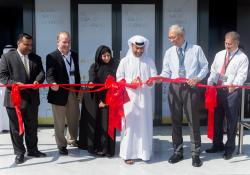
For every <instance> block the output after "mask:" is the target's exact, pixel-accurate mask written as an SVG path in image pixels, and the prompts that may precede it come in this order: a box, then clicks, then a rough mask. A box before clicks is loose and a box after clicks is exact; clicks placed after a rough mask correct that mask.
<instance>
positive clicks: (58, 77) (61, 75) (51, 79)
mask: <svg viewBox="0 0 250 175" xmlns="http://www.w3.org/2000/svg"><path fill="white" fill-rule="evenodd" d="M71 57H72V59H73V62H74V66H75V72H74V76H75V83H76V84H80V82H81V81H80V71H79V59H78V54H77V53H76V52H73V51H71ZM46 80H47V82H48V83H57V84H69V77H68V73H67V68H66V65H65V62H64V60H63V57H62V54H61V52H60V51H59V50H58V49H57V50H56V51H54V52H52V53H50V54H48V55H47V57H46ZM77 88H78V89H79V88H80V87H77ZM68 95H69V91H68V90H65V89H63V88H59V90H58V91H53V90H52V89H51V88H50V89H49V92H48V97H47V98H48V102H49V103H51V104H55V105H60V106H65V105H66V103H67V101H68Z"/></svg>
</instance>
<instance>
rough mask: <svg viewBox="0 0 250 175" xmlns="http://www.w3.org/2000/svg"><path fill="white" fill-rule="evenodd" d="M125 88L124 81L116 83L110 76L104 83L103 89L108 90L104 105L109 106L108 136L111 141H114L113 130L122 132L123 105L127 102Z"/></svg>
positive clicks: (127, 97)
mask: <svg viewBox="0 0 250 175" xmlns="http://www.w3.org/2000/svg"><path fill="white" fill-rule="evenodd" d="M125 86H126V81H125V80H124V79H122V80H121V81H119V82H116V81H115V78H114V77H112V76H108V77H107V79H106V82H105V87H106V88H107V89H108V91H107V94H106V104H107V105H109V122H108V123H109V125H108V134H109V136H110V137H111V138H112V139H114V130H115V129H118V130H119V131H121V130H122V118H123V117H124V109H123V105H124V104H125V103H127V102H128V101H129V96H128V93H127V91H126V88H125Z"/></svg>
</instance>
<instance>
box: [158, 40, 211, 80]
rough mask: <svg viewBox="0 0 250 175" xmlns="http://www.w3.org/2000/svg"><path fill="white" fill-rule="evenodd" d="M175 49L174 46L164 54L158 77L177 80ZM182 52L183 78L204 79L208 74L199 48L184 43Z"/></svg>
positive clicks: (177, 60) (177, 63)
mask: <svg viewBox="0 0 250 175" xmlns="http://www.w3.org/2000/svg"><path fill="white" fill-rule="evenodd" d="M186 43H187V46H186ZM185 47H186V48H185ZM177 49H178V48H177V47H176V46H172V47H170V48H169V49H168V50H167V51H166V52H165V55H164V58H163V67H162V72H161V74H160V76H162V77H167V78H179V58H178V54H177ZM182 50H183V54H184V67H185V78H198V79H200V80H202V79H203V78H205V77H206V75H207V73H208V62H207V59H206V56H205V55H204V53H203V51H202V49H201V47H200V46H198V45H192V44H189V43H188V42H184V43H183V45H182Z"/></svg>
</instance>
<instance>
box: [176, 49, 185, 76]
mask: <svg viewBox="0 0 250 175" xmlns="http://www.w3.org/2000/svg"><path fill="white" fill-rule="evenodd" d="M177 53H178V58H179V76H180V77H185V67H184V55H183V52H182V48H181V47H180V48H179V49H178V52H177Z"/></svg>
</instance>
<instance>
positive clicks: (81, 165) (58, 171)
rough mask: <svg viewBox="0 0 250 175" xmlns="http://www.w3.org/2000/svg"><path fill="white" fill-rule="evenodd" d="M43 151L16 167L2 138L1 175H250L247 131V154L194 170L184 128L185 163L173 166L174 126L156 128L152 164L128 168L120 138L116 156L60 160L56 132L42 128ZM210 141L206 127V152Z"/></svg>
mask: <svg viewBox="0 0 250 175" xmlns="http://www.w3.org/2000/svg"><path fill="white" fill-rule="evenodd" d="M38 133H39V136H38V137H39V149H40V150H41V151H43V152H45V153H47V155H48V156H47V157H45V158H31V157H26V161H25V163H24V164H21V165H15V164H14V159H15V156H14V155H13V149H12V145H11V141H10V136H9V133H7V134H0V175H68V174H69V175H168V174H171V175H175V174H176V175H196V174H202V175H206V174H207V175H211V174H216V175H224V174H230V175H236V174H237V175H246V174H249V175H250V158H249V156H250V131H245V134H246V135H245V136H244V146H243V154H241V155H234V157H233V158H232V159H231V160H227V161H226V160H224V159H222V154H223V153H218V154H217V153H215V154H207V153H205V152H204V151H203V152H202V154H201V158H202V160H203V166H202V167H200V168H195V167H192V166H191V161H192V160H191V158H190V144H189V140H190V138H189V130H188V127H187V126H184V127H183V133H184V145H185V147H184V160H183V161H181V162H179V163H177V164H174V165H172V164H169V163H168V158H169V157H170V155H171V154H172V151H173V150H172V142H171V126H161V127H155V128H154V141H153V149H154V154H153V157H152V159H151V160H150V161H148V162H142V161H137V162H136V163H135V164H134V165H131V166H129V165H126V164H125V163H124V162H123V161H122V160H121V159H120V158H119V156H118V152H119V140H120V137H119V136H118V137H117V149H116V156H115V157H114V158H98V157H94V156H92V155H89V154H88V153H87V152H86V151H83V150H79V149H77V148H74V147H70V148H69V155H68V156H60V155H59V154H58V152H57V149H56V144H55V140H54V136H53V128H39V132H38ZM210 143H211V142H210V140H208V139H207V137H206V127H202V150H205V149H206V148H208V147H210V146H211V144H210Z"/></svg>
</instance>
